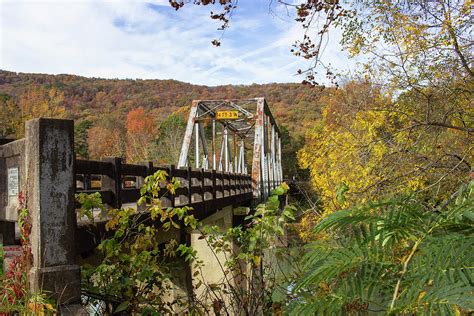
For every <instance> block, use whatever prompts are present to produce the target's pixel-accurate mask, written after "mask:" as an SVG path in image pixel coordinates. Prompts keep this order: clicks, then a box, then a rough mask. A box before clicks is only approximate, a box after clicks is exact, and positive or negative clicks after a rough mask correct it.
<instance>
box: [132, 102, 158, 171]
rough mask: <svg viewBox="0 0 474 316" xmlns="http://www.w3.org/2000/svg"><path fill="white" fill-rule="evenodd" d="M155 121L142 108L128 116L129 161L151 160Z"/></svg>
mask: <svg viewBox="0 0 474 316" xmlns="http://www.w3.org/2000/svg"><path fill="white" fill-rule="evenodd" d="M154 130H155V120H154V118H153V117H152V116H150V115H148V114H147V113H146V112H145V110H144V109H143V108H142V107H139V108H136V109H134V110H131V111H130V112H128V114H127V160H128V161H129V162H140V161H142V162H143V161H148V160H151V152H152V148H153V147H152V146H153V142H152V140H153V134H154Z"/></svg>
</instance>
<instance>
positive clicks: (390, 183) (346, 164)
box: [298, 83, 473, 239]
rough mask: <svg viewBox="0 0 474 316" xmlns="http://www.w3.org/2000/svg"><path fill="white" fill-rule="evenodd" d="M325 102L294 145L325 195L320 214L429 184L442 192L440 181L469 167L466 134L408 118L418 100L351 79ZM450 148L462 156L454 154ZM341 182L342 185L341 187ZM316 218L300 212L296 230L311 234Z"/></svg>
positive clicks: (458, 176) (414, 113) (459, 178)
mask: <svg viewBox="0 0 474 316" xmlns="http://www.w3.org/2000/svg"><path fill="white" fill-rule="evenodd" d="M324 103H325V104H326V106H325V108H324V110H323V113H322V119H321V120H320V121H317V122H315V124H314V128H312V129H310V130H308V132H307V134H306V142H305V146H304V147H303V149H301V150H300V151H299V153H298V160H299V163H300V165H301V166H302V167H303V168H307V169H309V171H310V175H311V183H312V186H313V187H314V188H315V190H316V191H317V192H318V193H319V195H320V197H321V200H322V202H323V206H324V211H325V212H324V215H323V216H325V215H327V214H329V213H330V212H332V211H335V210H338V209H341V208H345V207H348V206H350V205H354V204H359V203H364V202H367V201H370V200H374V199H379V198H383V197H387V196H389V195H392V194H396V193H408V192H414V191H424V190H427V189H429V188H432V187H435V185H436V190H437V192H436V194H438V195H439V197H440V198H441V197H442V195H443V194H444V192H447V190H443V189H441V188H442V186H441V185H445V184H446V185H451V184H452V186H454V185H457V184H458V183H459V182H460V181H462V180H463V179H464V178H463V175H464V177H466V176H467V175H468V174H469V168H468V167H467V166H469V165H471V163H470V161H472V158H473V156H472V136H470V135H469V134H468V133H465V132H463V131H459V130H456V129H451V128H449V129H439V128H432V127H430V128H426V127H419V126H417V125H416V124H413V121H414V119H415V118H417V115H418V114H417V113H418V112H417V107H419V106H420V105H418V104H417V103H415V102H413V101H412V100H410V99H406V100H404V101H403V102H401V101H400V102H393V101H392V100H391V98H389V97H384V96H383V94H382V93H381V92H380V91H379V90H378V89H375V88H373V87H371V86H370V85H369V84H367V83H349V84H348V85H346V86H345V87H343V88H342V89H338V90H337V91H336V92H334V93H332V94H330V95H329V96H328V97H327V98H326V99H324ZM421 113H422V112H421ZM434 114H436V113H434ZM434 114H433V115H434ZM420 115H421V114H420ZM420 120H421V119H420ZM464 122H465V120H464ZM454 124H459V123H456V122H453V125H454ZM469 144H471V145H470V146H471V147H469ZM469 148H471V151H470V150H469ZM454 153H455V154H454ZM453 155H454V156H459V157H461V158H462V159H463V160H461V162H459V161H456V158H453V157H452V156H453ZM462 164H465V166H464V165H462ZM461 167H462V168H461ZM450 181H451V182H450ZM342 185H345V186H347V187H348V190H344V191H341V190H340V188H341V186H342ZM315 220H316V219H315V218H311V217H308V218H305V219H303V221H302V223H301V237H302V238H304V239H308V238H309V237H310V236H312V233H311V228H312V227H313V225H314V223H315Z"/></svg>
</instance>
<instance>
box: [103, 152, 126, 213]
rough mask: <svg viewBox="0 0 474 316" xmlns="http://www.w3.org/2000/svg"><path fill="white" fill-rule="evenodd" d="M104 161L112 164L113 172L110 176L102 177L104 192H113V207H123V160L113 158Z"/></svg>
mask: <svg viewBox="0 0 474 316" xmlns="http://www.w3.org/2000/svg"><path fill="white" fill-rule="evenodd" d="M104 161H106V162H110V163H111V164H112V170H111V171H112V172H111V174H110V175H106V176H105V177H102V190H106V191H112V193H113V196H114V198H113V205H112V207H115V208H121V207H122V158H119V157H113V158H105V159H104Z"/></svg>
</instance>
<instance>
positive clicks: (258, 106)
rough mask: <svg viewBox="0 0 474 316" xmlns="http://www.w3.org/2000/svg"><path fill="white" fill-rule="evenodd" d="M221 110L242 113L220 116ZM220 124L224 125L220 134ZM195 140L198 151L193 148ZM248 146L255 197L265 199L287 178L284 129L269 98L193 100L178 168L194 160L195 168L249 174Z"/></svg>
mask: <svg viewBox="0 0 474 316" xmlns="http://www.w3.org/2000/svg"><path fill="white" fill-rule="evenodd" d="M220 110H232V111H237V112H238V113H239V117H238V118H228V119H218V118H217V115H216V113H217V112H218V111H220ZM209 122H210V124H211V128H210V130H211V133H210V134H211V135H210V138H211V139H210V142H209V144H210V146H209V145H208V141H207V136H208V134H209V133H206V130H205V128H204V124H208V123H209ZM218 124H220V125H221V127H222V132H221V133H220V135H218V132H217V125H218ZM219 136H221V137H220V142H219V143H220V144H218V138H219ZM193 138H194V142H193ZM232 142H233V146H232ZM192 144H193V146H194V153H191V152H190V148H191V146H192ZM249 144H250V145H251V146H250V148H249ZM246 145H247V146H246ZM247 149H250V150H248V151H252V154H251V157H252V164H251V176H252V187H253V195H254V199H256V200H259V201H265V200H266V199H267V197H268V195H269V194H271V191H272V190H273V189H274V188H276V187H277V186H278V185H279V184H280V183H281V182H282V181H283V171H282V164H281V159H282V158H281V135H280V130H279V129H278V125H277V124H276V121H275V119H274V117H273V115H272V113H271V111H270V108H269V107H268V104H267V102H266V100H265V98H253V99H242V100H237V99H225V100H194V101H193V102H192V105H191V109H190V113H189V117H188V123H187V127H186V132H185V135H184V139H183V144H182V147H181V153H180V157H179V161H178V168H184V167H188V166H190V165H191V164H192V163H193V162H194V167H195V168H203V169H212V170H216V171H223V172H236V173H242V174H248V169H249V168H248V163H247ZM192 160H193V161H192Z"/></svg>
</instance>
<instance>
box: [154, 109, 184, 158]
mask: <svg viewBox="0 0 474 316" xmlns="http://www.w3.org/2000/svg"><path fill="white" fill-rule="evenodd" d="M183 111H184V110H183V109H181V110H178V111H176V112H175V113H173V114H171V115H170V116H168V118H167V119H165V120H164V121H163V122H161V124H160V126H159V129H158V135H157V137H156V139H155V144H156V146H155V153H154V157H155V159H156V160H157V161H158V163H160V164H176V163H177V162H178V159H179V154H180V152H181V145H182V143H183V138H184V132H185V130H186V121H185V119H184V113H183Z"/></svg>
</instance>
